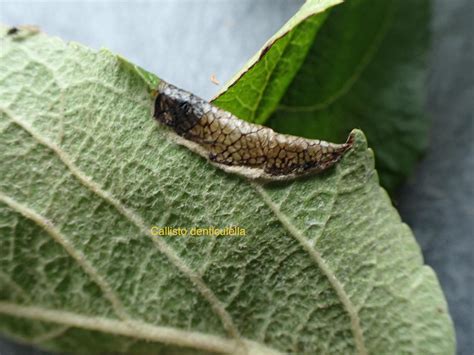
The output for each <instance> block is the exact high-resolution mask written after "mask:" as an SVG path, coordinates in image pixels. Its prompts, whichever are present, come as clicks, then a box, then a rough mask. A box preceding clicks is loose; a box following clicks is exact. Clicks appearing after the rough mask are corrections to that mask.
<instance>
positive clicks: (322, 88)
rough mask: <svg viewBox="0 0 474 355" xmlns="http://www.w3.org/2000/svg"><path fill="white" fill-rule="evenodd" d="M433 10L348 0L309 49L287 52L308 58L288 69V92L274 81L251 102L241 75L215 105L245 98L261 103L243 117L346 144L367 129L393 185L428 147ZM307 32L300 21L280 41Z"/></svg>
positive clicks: (424, 5)
mask: <svg viewBox="0 0 474 355" xmlns="http://www.w3.org/2000/svg"><path fill="white" fill-rule="evenodd" d="M429 9H430V2H429V0H416V1H413V2H410V6H407V4H406V3H404V2H402V1H397V0H390V1H374V0H348V1H346V2H345V3H343V4H341V5H338V6H336V7H335V8H334V9H332V10H331V12H330V14H329V15H328V16H327V19H326V20H325V21H324V23H323V24H322V25H321V26H320V28H318V31H317V33H316V34H315V35H313V37H312V38H313V41H312V42H311V43H309V42H307V43H306V44H307V45H311V48H310V49H309V50H308V48H307V47H302V46H293V47H290V49H288V50H286V51H285V53H284V54H282V55H281V56H280V61H285V60H291V57H296V56H297V54H296V53H292V54H291V56H290V55H289V54H287V53H288V52H298V53H299V55H303V56H305V59H304V62H303V63H302V64H301V65H299V62H298V67H299V70H298V72H297V73H293V72H291V73H288V76H291V80H289V79H287V80H288V83H289V87H288V88H287V89H286V91H285V93H284V95H274V94H273V90H276V89H272V88H273V87H278V83H276V84H275V83H274V81H277V80H274V81H273V80H269V81H267V82H266V83H265V85H266V86H265V91H264V93H263V95H262V98H261V99H259V101H258V102H257V101H256V102H254V103H249V102H248V100H245V99H242V96H243V95H244V92H247V91H248V89H247V85H246V84H245V81H244V82H243V83H242V84H241V83H240V82H239V81H237V82H235V83H233V84H232V86H231V88H232V90H229V91H228V92H226V93H224V94H223V95H222V96H220V97H219V98H218V99H217V100H216V104H218V105H219V106H222V107H224V108H227V109H229V110H235V107H234V103H235V104H237V102H242V101H243V102H244V103H245V104H246V106H249V107H254V106H255V107H257V108H256V109H255V111H254V113H253V115H249V114H248V113H247V112H246V111H243V110H240V111H239V110H237V111H236V113H237V114H240V117H242V118H243V119H248V120H251V121H256V122H259V123H265V124H267V125H269V126H270V127H272V128H274V129H275V130H277V131H279V132H284V133H291V134H296V135H302V136H305V137H310V138H321V139H326V140H329V141H336V142H342V141H344V140H345V138H346V137H347V134H348V133H349V132H350V130H351V129H353V128H354V127H359V128H362V129H363V130H364V132H365V133H366V134H367V137H368V141H369V146H371V147H372V148H373V149H374V150H375V156H376V163H377V164H376V165H377V170H378V171H379V174H380V176H381V183H382V186H384V187H385V188H387V189H388V190H389V191H392V190H393V189H394V188H395V187H396V186H397V185H398V184H399V183H400V182H401V181H402V180H403V178H404V177H406V176H407V175H408V174H410V172H411V171H412V169H413V167H414V165H415V163H416V162H417V160H418V159H419V157H420V155H421V154H422V152H424V150H425V149H426V146H427V136H428V127H429V120H428V119H427V117H426V115H425V114H424V111H423V104H424V98H425V93H426V88H425V73H426V68H427V64H426V54H427V47H428V44H429V41H428V37H429V36H428V22H429ZM318 16H320V15H318ZM315 18H316V17H315ZM311 21H312V20H311V18H310V20H309V21H307V22H309V23H310V22H311ZM309 23H308V24H307V25H306V26H309V25H310V24H309ZM304 30H307V29H303V24H301V25H299V26H298V28H295V29H293V30H292V31H289V32H288V33H287V37H288V38H289V39H285V40H283V39H282V40H281V41H291V38H292V37H293V36H295V35H294V34H293V33H299V32H300V31H304ZM308 32H310V31H308ZM299 36H301V34H300V35H299ZM284 38H285V37H284ZM265 60H266V59H265V57H263V61H265ZM269 60H270V59H269ZM267 66H268V65H266V64H265V63H262V65H261V66H260V67H259V68H260V69H259V68H257V67H255V69H254V72H252V73H251V74H249V75H251V76H252V77H254V76H257V75H258V74H257V73H256V72H257V71H262V72H265V70H266V68H267ZM275 76H276V77H278V78H279V77H280V76H281V74H278V75H275ZM241 80H242V79H241ZM254 85H259V82H258V81H256V82H255V84H254ZM269 96H272V98H269ZM256 97H257V98H258V96H257V95H253V98H254V100H257V99H256ZM259 102H264V104H262V105H263V106H264V107H263V108H260V104H259ZM267 102H272V106H271V107H268V105H267V104H266V103H267ZM278 102H279V103H278ZM275 110H276V111H275ZM272 113H273V114H272ZM271 114H272V115H271ZM270 115H271V116H270Z"/></svg>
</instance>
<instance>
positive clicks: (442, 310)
mask: <svg viewBox="0 0 474 355" xmlns="http://www.w3.org/2000/svg"><path fill="white" fill-rule="evenodd" d="M1 48H2V51H1V56H0V67H1V71H0V73H1V75H0V161H1V166H0V250H1V251H2V252H1V253H0V330H1V331H2V332H4V333H5V334H7V335H10V336H12V337H14V338H16V339H19V340H21V341H26V342H29V343H34V344H37V345H39V346H41V347H45V348H48V349H53V350H58V351H68V352H71V351H74V352H78V353H88V352H91V351H95V352H116V351H127V352H132V353H150V352H154V353H160V352H161V353H166V354H170V353H179V354H182V353H210V352H223V353H230V352H234V351H235V350H236V349H247V350H248V352H249V353H279V352H283V353H284V352H292V351H293V352H307V353H328V352H332V353H344V354H350V353H357V354H367V353H374V354H393V353H404V352H414V353H426V352H427V353H433V354H450V353H453V352H454V335H453V329H452V324H451V320H450V318H449V314H448V312H447V308H446V302H445V299H444V297H443V294H442V292H441V289H440V287H439V284H438V281H437V279H436V277H435V275H434V274H433V272H432V270H431V269H430V268H428V267H426V266H424V265H423V261H422V258H421V254H420V250H419V248H418V246H417V245H416V243H415V240H414V238H413V235H412V233H411V231H410V230H409V228H408V227H407V226H406V225H404V224H403V223H402V222H401V221H400V218H399V216H398V214H397V212H396V211H395V209H394V208H393V207H392V205H391V203H390V200H389V198H388V196H387V194H386V193H385V192H384V190H383V189H381V188H380V186H379V184H378V178H377V175H376V172H375V170H374V166H373V165H374V163H373V156H372V153H371V151H370V150H368V149H367V144H366V141H365V137H364V135H363V134H362V133H361V132H360V131H356V132H355V134H356V143H355V146H354V148H353V150H351V151H350V152H349V153H348V154H346V156H345V157H344V158H343V160H342V161H341V162H340V163H339V164H338V165H337V166H336V168H335V169H332V170H330V171H328V172H326V173H324V174H321V175H318V176H315V177H312V178H310V179H304V180H298V181H294V182H292V183H285V184H270V185H265V186H262V185H258V184H256V183H253V182H249V181H247V180H244V179H242V178H240V177H238V176H234V175H230V174H227V173H224V172H223V171H220V170H218V169H216V168H214V167H213V166H212V165H210V164H208V163H207V162H206V161H205V160H204V159H202V158H200V157H199V156H197V155H196V154H193V153H192V152H190V151H189V150H187V149H186V148H183V147H181V146H177V145H176V144H175V143H174V142H173V140H172V139H171V138H170V133H169V131H167V130H166V129H165V128H164V127H162V126H160V125H158V124H157V123H156V122H155V121H154V120H153V119H152V117H151V106H152V97H151V95H150V90H151V88H152V87H153V86H154V85H156V82H157V81H158V80H159V79H157V78H156V77H154V76H152V75H150V74H149V73H146V72H145V71H143V70H141V69H138V68H136V67H135V66H133V65H132V64H130V63H128V62H126V61H125V60H123V59H122V58H119V57H117V56H115V55H113V54H111V53H109V52H107V51H100V52H98V53H96V52H93V51H91V50H89V49H87V48H85V47H83V46H81V45H78V44H75V43H70V44H66V43H64V42H62V41H60V40H59V39H56V38H50V37H48V36H46V35H43V34H36V35H31V36H26V37H11V36H6V35H5V30H3V33H2V35H1ZM152 226H162V227H164V226H170V227H182V228H188V230H190V229H191V228H192V227H204V228H205V227H209V226H214V227H218V228H223V227H226V226H239V227H240V228H244V229H245V231H246V235H245V236H244V237H219V238H216V237H156V236H153V235H152V234H151V231H150V228H151V227H152Z"/></svg>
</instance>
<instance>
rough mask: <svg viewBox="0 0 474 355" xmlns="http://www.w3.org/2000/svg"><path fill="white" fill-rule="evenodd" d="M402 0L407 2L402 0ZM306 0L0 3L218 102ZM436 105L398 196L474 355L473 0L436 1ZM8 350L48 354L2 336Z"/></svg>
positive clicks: (1, 10)
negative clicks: (224, 87) (419, 157)
mask: <svg viewBox="0 0 474 355" xmlns="http://www.w3.org/2000/svg"><path fill="white" fill-rule="evenodd" d="M400 1H402V0H400ZM302 2H303V1H298V0H227V1H226V0H194V1H191V0H188V1H177V0H168V1H148V2H144V1H140V2H138V1H130V0H129V1H120V2H119V1H101V2H97V1H96V2H78V1H67V2H66V1H63V2H53V1H23V2H21V1H16V2H5V1H1V2H0V22H1V23H3V24H7V25H18V24H36V25H39V26H40V27H41V29H42V30H44V31H45V32H46V33H48V34H50V35H57V36H60V37H61V38H63V39H66V40H73V41H77V42H81V43H83V44H86V45H88V46H90V47H93V48H96V49H99V48H101V47H106V48H108V49H110V50H111V51H113V52H115V53H119V54H121V55H123V56H124V57H126V58H128V59H130V60H131V61H132V62H134V63H136V64H139V65H140V66H142V67H143V68H145V69H148V70H149V71H152V72H154V73H156V74H158V75H159V76H160V77H162V78H163V79H165V80H167V81H169V82H172V83H174V84H176V85H178V86H180V87H182V88H185V89H188V90H190V91H192V92H194V93H196V94H198V95H200V96H202V97H204V98H210V97H212V95H213V94H214V93H216V91H217V89H218V87H217V86H216V85H215V84H213V83H212V82H211V81H210V76H211V75H212V74H214V75H215V76H216V77H217V79H219V81H220V82H221V84H223V83H224V82H225V81H226V80H228V79H229V78H230V77H231V76H232V74H233V73H234V72H236V71H237V70H238V69H240V67H241V66H242V65H243V64H244V63H245V62H246V60H247V59H248V58H249V57H250V56H251V55H253V54H254V53H255V52H256V51H257V50H258V49H259V48H260V47H261V46H262V45H263V43H264V42H265V41H266V39H268V37H270V36H271V35H272V34H273V33H274V32H275V31H276V30H277V29H278V28H279V27H280V26H281V25H282V24H283V23H284V22H285V21H286V20H287V19H288V18H290V17H291V16H292V14H293V13H294V12H295V11H296V10H297V9H298V8H299V6H300V5H301V4H302ZM433 5H434V6H433V7H434V11H433V22H432V31H433V48H432V52H431V55H430V79H429V92H428V101H427V110H428V112H429V113H430V114H431V116H432V119H433V126H432V131H431V147H430V149H429V151H428V154H427V155H426V157H425V159H424V160H423V161H422V162H421V163H420V165H419V166H418V168H417V170H416V172H415V173H414V174H413V176H411V177H410V179H409V180H408V182H407V183H406V184H405V186H403V187H402V188H400V190H399V191H398V193H397V195H396V196H395V204H396V206H397V208H398V209H399V211H400V213H401V215H402V218H403V220H404V221H405V222H407V223H408V224H409V225H410V226H411V227H412V229H413V230H414V232H415V235H416V238H417V240H418V242H419V244H420V245H421V248H422V250H423V254H424V257H425V261H426V263H427V264H429V265H431V266H432V267H433V268H434V269H435V271H436V273H437V274H438V277H439V279H440V282H441V285H442V287H443V290H444V292H445V294H446V297H447V299H448V302H449V308H450V312H451V315H452V317H453V319H454V322H455V326H456V332H457V340H458V353H459V354H472V353H473V349H474V344H473V338H474V332H473V318H474V312H473V300H472V299H473V298H474V297H473V287H474V286H473V285H474V277H473V266H474V265H473V252H474V241H473V240H474V239H473V237H474V233H473V230H474V223H473V221H474V205H473V197H474V193H473V192H474V189H473V182H474V179H473V173H474V145H473V142H472V138H473V136H474V134H473V133H474V130H473V111H474V110H473V103H474V80H473V76H472V74H471V73H472V71H473V64H474V54H473V42H472V39H471V38H472V36H473V34H474V31H473V14H474V2H473V1H472V0H434V1H433ZM469 37H471V38H469ZM0 353H1V354H31V353H37V354H43V353H42V352H39V351H35V350H34V349H32V348H29V347H26V346H23V345H18V344H15V343H13V342H11V341H9V340H6V339H0Z"/></svg>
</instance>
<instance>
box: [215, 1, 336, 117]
mask: <svg viewBox="0 0 474 355" xmlns="http://www.w3.org/2000/svg"><path fill="white" fill-rule="evenodd" d="M341 1H342V0H309V1H307V2H306V3H305V4H304V5H303V6H302V7H301V9H300V10H299V11H298V12H297V13H296V14H295V15H294V16H293V17H292V18H291V19H290V20H289V21H288V22H287V23H286V24H285V25H284V26H283V27H282V28H281V29H280V30H279V31H278V32H277V33H275V35H273V36H272V37H271V38H270V39H269V40H268V41H267V43H265V45H264V46H263V47H262V49H261V50H260V51H259V52H258V53H256V54H255V55H254V56H253V57H252V58H251V59H250V60H249V61H248V62H247V64H246V65H245V66H244V67H243V68H242V69H241V70H240V71H239V72H238V73H237V74H236V75H235V76H234V78H233V79H231V80H230V81H229V82H228V83H227V84H226V85H225V86H224V87H223V89H222V90H221V93H220V94H218V96H217V97H216V98H215V99H214V100H213V103H214V104H216V105H217V106H219V107H222V108H223V109H225V110H227V111H230V112H232V113H233V114H234V115H236V116H237V117H240V118H242V119H244V120H246V121H250V122H256V123H264V122H265V121H266V120H267V118H268V117H269V116H270V114H271V113H272V112H273V111H274V110H275V108H276V106H277V105H278V103H279V102H280V100H281V98H282V96H283V95H284V94H285V91H286V90H287V88H288V86H289V85H290V83H291V81H292V79H293V77H294V76H295V75H296V73H297V72H298V69H299V68H300V66H301V64H302V63H303V61H304V60H305V57H306V54H307V52H308V50H309V49H310V47H311V44H312V43H313V41H314V38H315V36H316V33H317V32H318V30H319V29H320V28H321V26H322V24H323V23H324V21H325V19H326V17H327V14H328V11H329V10H328V9H329V8H331V7H332V6H334V5H337V4H339V3H340V2H341Z"/></svg>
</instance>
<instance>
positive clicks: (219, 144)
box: [154, 81, 352, 178]
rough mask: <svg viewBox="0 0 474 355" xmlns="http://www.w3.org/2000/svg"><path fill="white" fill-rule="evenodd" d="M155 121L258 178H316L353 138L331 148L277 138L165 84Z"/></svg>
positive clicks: (220, 161) (218, 161) (325, 144)
mask: <svg viewBox="0 0 474 355" xmlns="http://www.w3.org/2000/svg"><path fill="white" fill-rule="evenodd" d="M154 117H155V118H156V119H157V120H158V121H160V122H162V123H164V124H165V125H167V126H169V127H171V128H172V129H173V130H174V131H175V132H176V133H177V134H178V135H179V136H181V137H183V138H185V139H186V140H190V141H192V142H194V143H196V144H198V145H199V146H200V148H202V149H200V150H199V152H200V154H202V155H206V157H207V158H209V159H210V160H211V161H212V162H213V163H216V164H217V165H219V164H222V165H225V166H234V167H244V168H249V169H253V170H254V171H255V172H257V174H252V176H255V177H260V176H265V177H269V178H272V177H284V176H290V177H297V176H300V175H306V174H308V173H317V172H320V171H323V170H326V169H328V168H329V167H331V166H333V165H334V164H335V163H336V162H337V161H338V160H340V158H341V157H342V155H343V154H344V152H346V151H347V150H348V149H349V148H350V147H351V146H352V137H349V139H348V140H347V142H346V143H344V144H333V143H328V142H325V141H321V140H310V139H304V138H301V137H296V136H291V135H284V134H279V133H276V132H274V131H273V130H272V129H270V128H267V127H263V126H260V125H256V124H252V123H248V122H246V121H243V120H240V119H239V118H237V117H235V116H233V115H232V114H230V113H229V112H227V111H224V110H221V109H219V108H217V107H215V106H213V105H212V104H210V103H209V102H206V101H204V100H202V99H200V98H199V97H197V96H194V95H192V94H190V93H189V92H186V91H184V90H181V89H178V88H176V87H174V86H173V85H170V84H168V83H166V82H164V81H161V82H160V84H159V87H158V90H157V97H156V100H155V110H154ZM258 172H261V174H258Z"/></svg>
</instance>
